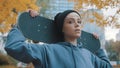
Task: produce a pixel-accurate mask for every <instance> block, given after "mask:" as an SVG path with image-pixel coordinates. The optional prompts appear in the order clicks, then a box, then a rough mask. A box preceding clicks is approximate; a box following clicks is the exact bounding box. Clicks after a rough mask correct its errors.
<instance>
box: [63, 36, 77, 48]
mask: <svg viewBox="0 0 120 68" xmlns="http://www.w3.org/2000/svg"><path fill="white" fill-rule="evenodd" d="M64 39H65V42H69V43H71V44H73V45H74V46H77V39H76V38H70V37H64Z"/></svg>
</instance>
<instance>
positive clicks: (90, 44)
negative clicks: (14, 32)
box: [18, 12, 100, 53]
mask: <svg viewBox="0 0 120 68" xmlns="http://www.w3.org/2000/svg"><path fill="white" fill-rule="evenodd" d="M18 27H19V29H20V30H21V32H22V33H23V35H24V36H25V37H26V38H28V39H31V40H34V41H40V42H44V43H57V42H61V40H62V38H61V37H60V36H59V32H58V30H57V28H56V26H55V23H54V21H53V20H51V19H48V18H45V17H42V16H36V17H34V18H33V17H31V16H30V14H29V13H27V12H24V13H22V14H21V15H20V16H19V17H18ZM78 42H81V43H82V44H83V47H85V48H87V49H88V50H90V51H91V52H93V53H94V52H95V51H97V50H98V49H99V48H100V41H99V39H96V38H95V37H94V36H93V34H91V33H88V32H85V31H82V33H81V37H80V38H78Z"/></svg>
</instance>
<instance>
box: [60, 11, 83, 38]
mask: <svg viewBox="0 0 120 68" xmlns="http://www.w3.org/2000/svg"><path fill="white" fill-rule="evenodd" d="M62 32H63V33H64V36H67V37H72V38H79V37H80V35H81V18H80V16H79V15H78V14H77V13H75V12H72V13H70V14H68V15H67V16H66V18H65V20H64V24H63V30H62Z"/></svg>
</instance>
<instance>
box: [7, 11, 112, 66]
mask: <svg viewBox="0 0 120 68" xmlns="http://www.w3.org/2000/svg"><path fill="white" fill-rule="evenodd" d="M54 21H55V23H56V24H57V25H56V26H57V27H58V30H59V31H60V34H61V36H63V38H64V40H63V42H58V43H54V44H43V45H39V44H30V43H25V40H26V39H25V37H24V36H23V35H22V33H21V32H20V30H19V28H17V27H14V28H13V29H12V30H11V31H10V32H9V34H8V37H7V42H6V46H5V50H6V51H7V53H8V54H9V55H10V56H12V57H14V58H15V59H17V60H19V61H22V62H25V63H29V62H32V63H33V65H34V66H35V68H112V66H111V65H110V62H109V59H108V58H107V57H106V55H105V53H104V51H103V50H102V49H99V50H98V51H97V52H96V53H95V54H93V53H91V52H90V51H88V50H86V49H84V48H83V47H82V45H81V44H80V43H77V38H79V37H80V35H81V17H80V14H79V13H78V12H76V11H74V10H66V11H64V12H62V13H58V14H57V15H56V16H55V20H54Z"/></svg>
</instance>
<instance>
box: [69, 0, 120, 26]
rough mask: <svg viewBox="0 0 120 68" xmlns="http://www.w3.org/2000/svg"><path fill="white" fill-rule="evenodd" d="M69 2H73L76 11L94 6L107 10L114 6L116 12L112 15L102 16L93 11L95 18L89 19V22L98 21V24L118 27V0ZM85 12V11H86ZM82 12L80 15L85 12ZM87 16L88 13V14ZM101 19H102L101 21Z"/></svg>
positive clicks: (77, 0)
mask: <svg viewBox="0 0 120 68" xmlns="http://www.w3.org/2000/svg"><path fill="white" fill-rule="evenodd" d="M68 1H69V2H75V6H74V8H75V9H76V10H78V11H81V10H83V9H85V8H86V7H90V6H91V7H94V9H97V10H108V9H109V8H111V9H114V8H116V13H115V14H114V15H112V16H108V17H106V18H105V17H104V15H101V14H99V13H97V12H95V11H93V12H92V14H93V16H94V17H96V19H89V22H91V23H92V22H96V23H100V24H99V25H100V26H106V25H110V26H112V27H116V28H120V23H119V17H120V0H68ZM86 12H87V11H86ZM86 12H84V13H83V14H82V16H83V17H84V16H85V15H84V14H86ZM88 16H89V14H88ZM101 20H102V21H101Z"/></svg>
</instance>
